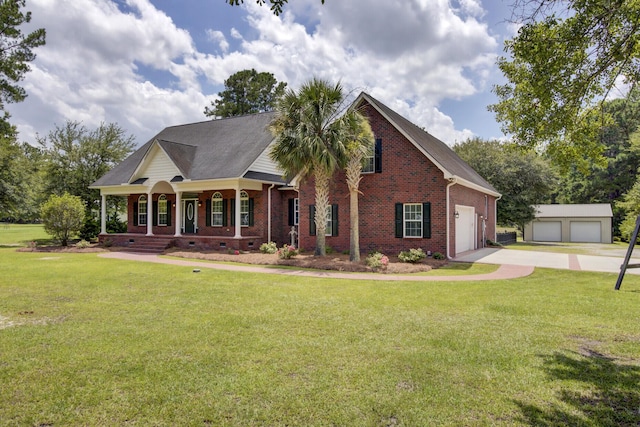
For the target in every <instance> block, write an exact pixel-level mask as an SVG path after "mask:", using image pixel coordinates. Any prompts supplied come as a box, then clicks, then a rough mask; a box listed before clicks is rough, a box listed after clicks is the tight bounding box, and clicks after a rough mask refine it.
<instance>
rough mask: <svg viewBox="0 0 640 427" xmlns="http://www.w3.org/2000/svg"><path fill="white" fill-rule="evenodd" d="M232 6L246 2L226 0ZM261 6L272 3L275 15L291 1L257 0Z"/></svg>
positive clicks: (322, 0) (242, 0)
mask: <svg viewBox="0 0 640 427" xmlns="http://www.w3.org/2000/svg"><path fill="white" fill-rule="evenodd" d="M226 2H227V3H229V4H230V5H231V6H238V5H241V4H242V3H244V0H226ZM321 2H322V4H324V0H321ZM256 3H258V4H259V5H260V6H262V5H264V4H265V3H266V4H269V5H271V11H272V12H273V14H274V15H276V16H279V15H280V14H281V13H282V8H283V7H284V5H285V4H286V3H289V0H268V1H267V0H256Z"/></svg>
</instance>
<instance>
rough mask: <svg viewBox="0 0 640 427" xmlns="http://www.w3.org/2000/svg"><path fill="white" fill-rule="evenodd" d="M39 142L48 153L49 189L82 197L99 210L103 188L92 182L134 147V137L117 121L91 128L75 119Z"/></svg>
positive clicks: (47, 173) (49, 190) (47, 172)
mask: <svg viewBox="0 0 640 427" xmlns="http://www.w3.org/2000/svg"><path fill="white" fill-rule="evenodd" d="M38 142H39V143H40V145H41V147H42V149H43V150H44V151H45V153H46V156H47V164H46V183H47V188H46V191H47V192H48V193H50V194H58V195H60V194H63V193H69V194H72V195H75V196H79V197H80V198H81V199H82V200H83V201H84V202H85V204H86V206H87V207H88V208H89V209H96V210H97V209H98V208H99V202H100V194H99V190H96V189H90V188H89V185H91V184H92V183H93V182H95V181H96V180H97V179H98V178H100V177H101V176H103V175H104V174H105V173H107V172H108V171H109V170H110V169H111V168H112V167H113V166H115V165H116V164H118V163H119V162H121V161H122V160H124V158H125V157H127V155H129V153H131V151H132V150H133V146H134V143H133V136H127V135H125V132H124V130H123V129H122V128H120V127H119V126H118V125H117V124H114V123H110V124H104V123H102V124H101V125H100V126H98V128H97V129H95V130H92V131H90V130H88V129H87V128H85V127H84V126H82V124H81V123H79V122H74V121H68V122H67V123H66V124H65V125H64V126H62V127H59V126H56V128H55V129H54V130H53V131H51V132H49V135H48V136H47V137H45V138H39V140H38Z"/></svg>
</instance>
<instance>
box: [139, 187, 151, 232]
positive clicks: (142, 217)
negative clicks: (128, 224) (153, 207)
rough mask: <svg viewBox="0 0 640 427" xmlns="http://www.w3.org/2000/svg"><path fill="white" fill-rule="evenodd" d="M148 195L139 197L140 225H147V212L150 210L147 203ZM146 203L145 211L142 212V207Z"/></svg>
mask: <svg viewBox="0 0 640 427" xmlns="http://www.w3.org/2000/svg"><path fill="white" fill-rule="evenodd" d="M147 203H149V202H148V200H147V196H145V195H144V194H143V195H142V196H140V197H138V213H137V215H138V226H143V225H147V213H148V212H149V206H148V205H147ZM142 205H144V213H141V212H140V207H141V206H142Z"/></svg>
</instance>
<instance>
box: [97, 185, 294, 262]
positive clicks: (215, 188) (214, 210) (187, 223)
mask: <svg viewBox="0 0 640 427" xmlns="http://www.w3.org/2000/svg"><path fill="white" fill-rule="evenodd" d="M145 184H146V185H145ZM203 187H204V185H203V183H202V182H199V183H191V182H185V181H184V180H176V181H175V182H174V181H170V182H167V181H159V182H156V183H153V184H151V183H149V184H147V180H145V179H138V180H136V181H134V182H133V183H131V184H129V185H126V186H121V187H119V188H113V187H112V188H102V189H101V197H102V200H101V202H102V203H101V206H102V208H101V233H100V235H99V237H98V239H99V241H100V242H101V243H102V244H104V245H106V246H109V245H110V246H117V247H124V248H127V249H128V250H135V251H140V252H161V251H162V250H164V249H166V248H168V247H179V248H183V249H195V250H223V251H224V250H232V251H235V250H245V251H247V250H254V249H255V250H257V249H258V248H259V247H260V245H261V244H262V243H264V242H268V241H271V240H279V239H278V238H277V237H276V238H274V237H273V236H272V232H271V231H272V228H274V225H273V224H272V215H273V214H272V211H274V210H275V211H276V212H280V211H281V209H279V208H278V207H277V206H276V207H275V208H274V205H275V204H281V203H282V201H281V197H280V194H279V192H277V191H272V190H273V189H274V187H275V185H274V184H272V183H269V184H267V183H263V182H259V181H254V180H248V179H236V180H224V181H218V182H209V183H206V189H204V188H203ZM111 195H113V196H124V197H126V199H127V232H126V233H118V234H114V233H107V227H106V224H107V212H106V206H107V197H108V196H111ZM276 226H277V225H276ZM278 228H279V227H278ZM278 234H281V233H279V230H278Z"/></svg>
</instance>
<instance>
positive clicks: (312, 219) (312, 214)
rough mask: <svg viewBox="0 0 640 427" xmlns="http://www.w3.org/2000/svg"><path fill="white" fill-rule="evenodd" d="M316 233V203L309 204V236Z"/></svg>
mask: <svg viewBox="0 0 640 427" xmlns="http://www.w3.org/2000/svg"><path fill="white" fill-rule="evenodd" d="M315 235H316V205H309V236H315Z"/></svg>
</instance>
